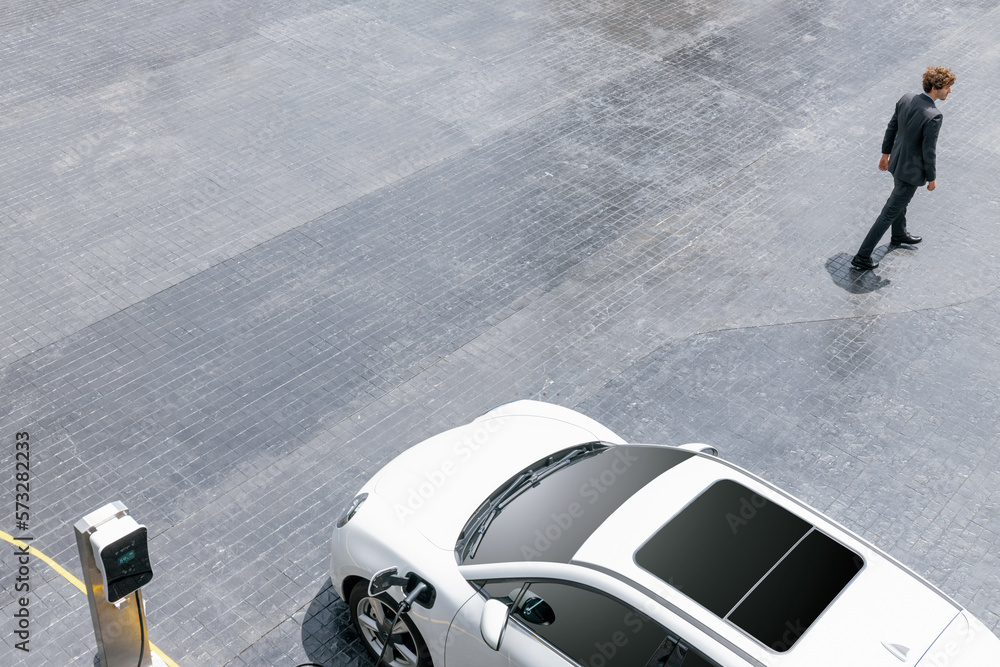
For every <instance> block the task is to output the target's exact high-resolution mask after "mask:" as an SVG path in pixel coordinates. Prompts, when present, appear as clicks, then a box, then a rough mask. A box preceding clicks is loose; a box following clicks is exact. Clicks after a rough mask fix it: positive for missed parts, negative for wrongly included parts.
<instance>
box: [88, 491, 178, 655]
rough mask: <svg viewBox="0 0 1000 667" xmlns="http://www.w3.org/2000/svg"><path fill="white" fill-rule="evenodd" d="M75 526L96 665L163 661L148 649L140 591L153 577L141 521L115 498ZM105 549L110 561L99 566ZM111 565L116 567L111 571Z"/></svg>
mask: <svg viewBox="0 0 1000 667" xmlns="http://www.w3.org/2000/svg"><path fill="white" fill-rule="evenodd" d="M73 530H74V531H75V533H76V546H77V550H78V551H79V553H80V565H81V566H82V569H83V583H84V585H85V586H86V587H87V602H88V603H89V604H90V617H91V619H92V620H93V622H94V634H95V635H96V636H97V656H98V659H99V660H100V666H101V667H161V666H163V665H164V662H163V661H162V660H161V659H160V658H159V657H154V656H152V655H151V653H150V647H149V633H148V632H146V612H145V609H143V605H142V591H141V590H140V587H141V586H142V585H144V584H145V583H147V582H148V581H149V580H150V579H152V576H153V574H152V570H151V569H150V568H149V555H148V551H147V548H146V528H145V526H142V525H140V524H138V523H136V522H135V519H133V518H132V517H131V516H130V515H129V511H128V508H127V507H125V505H124V504H123V503H122V502H120V501H115V502H113V503H109V504H108V505H105V506H104V507H102V508H100V509H98V510H94V511H93V512H91V513H90V514H88V515H86V516H85V517H83V518H82V519H80V520H79V521H77V522H76V524H74V526H73ZM103 550H108V551H109V552H110V554H105V558H107V559H109V560H103V561H102V563H101V564H100V565H99V564H98V561H97V559H98V558H101V553H100V552H101V551H103ZM95 551H96V552H97V553H95ZM109 562H110V565H109ZM109 568H114V569H112V570H111V571H110V572H109ZM109 600H110V601H109Z"/></svg>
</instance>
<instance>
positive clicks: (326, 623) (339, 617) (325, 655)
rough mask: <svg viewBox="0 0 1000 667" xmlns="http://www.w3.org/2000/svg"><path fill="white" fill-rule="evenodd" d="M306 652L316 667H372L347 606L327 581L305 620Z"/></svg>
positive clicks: (309, 608) (303, 624) (303, 629)
mask: <svg viewBox="0 0 1000 667" xmlns="http://www.w3.org/2000/svg"><path fill="white" fill-rule="evenodd" d="M302 648H303V650H304V651H305V654H306V656H307V657H308V658H309V661H310V662H311V663H313V664H315V665H324V666H326V665H328V666H329V667H333V666H334V665H336V666H337V667H347V666H350V667H368V666H369V665H371V664H372V660H370V659H369V658H368V654H367V653H366V652H365V649H364V647H363V646H362V645H361V642H360V641H359V639H358V633H357V632H355V631H354V625H353V624H352V623H351V613H350V611H348V609H347V604H346V603H345V602H344V601H343V600H341V599H340V597H339V596H338V595H337V593H336V592H335V591H334V589H333V582H332V581H331V580H330V579H329V578H327V580H326V581H325V582H324V583H323V586H322V587H321V588H320V590H319V592H318V593H317V594H316V597H314V598H313V600H312V602H311V603H309V607H308V608H307V609H306V615H305V618H303V620H302Z"/></svg>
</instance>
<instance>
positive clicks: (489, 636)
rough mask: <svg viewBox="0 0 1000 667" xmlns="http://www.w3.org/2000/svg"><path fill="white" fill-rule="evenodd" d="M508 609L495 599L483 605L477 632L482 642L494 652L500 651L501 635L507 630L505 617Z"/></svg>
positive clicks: (508, 611)
mask: <svg viewBox="0 0 1000 667" xmlns="http://www.w3.org/2000/svg"><path fill="white" fill-rule="evenodd" d="M509 613H510V608H509V607H507V605H505V604H504V603H503V602H501V601H500V600H497V599H491V600H487V601H486V604H484V605H483V615H482V617H480V619H479V632H480V633H481V634H482V635H483V641H484V642H486V645H487V646H489V647H490V648H491V649H493V650H494V651H499V650H500V642H502V641H503V633H504V631H505V630H506V629H507V616H508V614H509Z"/></svg>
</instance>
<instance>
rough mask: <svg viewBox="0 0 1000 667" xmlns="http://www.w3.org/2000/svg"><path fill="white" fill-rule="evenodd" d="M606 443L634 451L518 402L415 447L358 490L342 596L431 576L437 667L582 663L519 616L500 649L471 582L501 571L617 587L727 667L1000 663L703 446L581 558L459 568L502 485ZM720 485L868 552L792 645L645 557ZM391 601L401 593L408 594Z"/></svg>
mask: <svg viewBox="0 0 1000 667" xmlns="http://www.w3.org/2000/svg"><path fill="white" fill-rule="evenodd" d="M595 441H601V442H605V443H608V444H612V445H622V444H625V441H624V440H622V439H621V438H620V437H619V436H617V435H616V434H614V433H613V432H612V431H610V430H608V429H606V428H604V427H603V426H601V425H600V424H598V423H597V422H595V421H593V420H591V419H589V418H587V417H584V416H583V415H580V414H578V413H575V412H573V411H572V410H568V409H566V408H560V407H558V406H552V405H548V404H543V403H538V402H535V401H518V402H515V403H511V404H507V405H504V406H500V407H498V408H496V409H494V410H491V411H490V412H489V413H487V414H485V415H483V416H482V417H480V418H479V419H477V420H476V421H474V422H472V423H470V424H468V425H466V426H462V427H458V428H456V429H452V430H450V431H447V432H445V433H442V434H440V435H437V436H434V437H432V438H429V439H427V440H425V441H424V442H422V443H420V444H418V445H416V446H415V447H413V448H411V449H409V450H407V451H406V452H404V453H403V454H401V455H400V456H399V457H397V458H396V459H394V460H393V461H391V462H390V463H389V464H387V465H386V466H385V467H384V468H383V469H382V470H380V471H379V472H378V473H376V474H375V475H374V476H373V477H372V478H371V479H370V480H369V482H368V483H367V484H365V485H364V486H363V487H362V489H361V490H360V492H365V493H368V494H369V497H368V498H367V500H366V501H365V502H364V504H363V505H362V506H361V507H360V508H359V509H358V510H357V512H356V513H355V515H353V518H351V520H350V521H349V522H348V523H346V525H344V526H343V527H342V528H337V529H335V530H334V539H333V554H332V579H333V584H334V586H335V589H336V590H337V592H338V594H339V595H341V597H345V596H346V595H348V594H349V592H350V590H349V589H350V586H352V585H353V582H356V581H359V580H367V579H369V578H370V577H371V576H372V574H373V573H374V572H375V571H377V570H380V569H382V568H385V567H388V566H395V567H397V568H398V570H399V573H400V574H402V575H405V574H407V573H408V572H417V573H418V574H420V575H421V576H422V577H423V578H424V579H426V580H427V581H429V582H431V584H432V585H433V586H434V587H435V589H436V591H437V601H436V603H435V604H434V606H433V607H432V609H429V610H428V609H424V608H422V607H419V606H415V607H414V608H413V610H412V611H411V612H410V613H409V616H410V618H411V620H413V621H414V623H415V624H416V627H417V628H418V629H419V631H420V633H421V634H422V636H423V637H424V640H425V642H426V643H427V645H428V649H429V651H430V655H431V658H432V660H433V662H434V664H435V665H437V666H438V667H441V666H442V665H444V664H446V663H445V660H446V655H447V661H448V662H447V664H448V665H449V667H452V666H453V667H462V666H463V665H468V664H481V665H484V666H485V667H494V665H525V667H548V666H550V665H551V666H552V667H565V665H567V664H572V663H571V662H568V661H567V659H566V658H564V657H562V656H561V655H560V654H559V653H557V652H556V651H554V650H552V649H551V648H550V647H549V646H548V645H547V644H546V643H545V641H543V640H541V639H539V638H538V637H537V636H535V635H534V634H532V633H531V632H529V631H528V630H527V629H526V627H525V626H522V625H521V623H520V622H519V621H518V620H516V619H513V618H511V619H509V620H508V627H507V629H506V631H505V632H506V633H507V634H505V636H504V640H503V642H502V643H501V645H500V651H494V650H493V649H491V648H489V647H488V646H487V645H486V644H485V642H484V641H483V639H482V636H481V633H480V630H479V622H480V615H481V613H482V608H483V605H484V602H485V599H486V598H485V596H484V595H483V594H481V593H479V592H478V591H477V589H476V588H475V587H473V586H472V585H471V584H470V581H472V580H476V579H479V578H484V579H485V578H497V577H499V578H509V579H522V580H531V579H533V578H543V579H544V578H549V579H551V580H558V581H566V582H571V583H575V584H578V585H582V586H584V587H592V588H594V589H596V590H599V591H604V592H605V593H606V594H608V595H611V596H613V597H616V598H618V599H619V600H621V601H622V602H624V603H626V604H628V605H631V606H632V607H633V608H635V609H638V610H640V611H641V612H642V613H645V614H646V615H648V616H650V617H651V618H654V619H655V620H656V621H657V622H659V623H660V624H661V625H663V627H665V628H668V629H669V630H670V631H672V632H675V633H677V634H678V635H679V636H681V637H682V638H684V639H685V640H686V641H689V642H690V643H691V645H693V646H695V647H697V648H698V649H699V650H701V651H703V652H704V653H705V654H707V655H708V656H709V657H710V658H712V659H713V660H715V661H716V662H717V663H718V664H719V665H721V666H722V667H770V666H780V665H788V666H789V667H791V666H805V665H808V667H827V666H830V665H838V666H839V665H843V664H863V665H866V666H872V667H878V666H879V665H886V666H889V665H892V666H896V665H901V666H903V667H905V666H907V665H916V664H917V663H918V661H919V665H920V667H927V666H929V665H934V666H935V667H937V666H938V665H944V664H947V665H949V666H950V667H973V666H975V667H986V666H987V665H1000V640H998V639H997V638H996V637H995V636H994V635H992V634H991V633H990V632H989V630H988V629H986V628H985V626H983V625H982V624H981V623H980V622H979V621H977V620H976V619H975V618H974V617H972V616H971V615H970V614H968V612H965V611H963V610H962V609H961V606H960V605H958V604H957V603H955V602H954V601H952V600H951V599H949V598H948V597H947V596H945V595H944V594H943V593H941V592H940V591H938V590H937V589H936V588H934V587H933V586H932V585H931V584H929V583H928V582H926V581H924V580H923V579H921V578H920V577H919V576H917V575H916V574H914V573H913V572H912V571H910V570H908V569H906V568H905V567H904V566H902V565H900V564H899V563H897V562H896V561H895V560H893V559H892V558H891V557H890V556H888V555H887V554H885V553H883V552H882V551H880V550H878V549H877V548H875V547H874V546H872V545H871V544H868V543H867V542H865V541H864V540H862V539H861V538H859V537H857V536H856V535H854V534H853V533H851V532H850V531H848V530H846V529H845V528H843V527H842V526H840V525H838V524H836V523H835V522H833V521H832V520H830V519H829V518H827V517H825V516H823V515H822V514H821V513H819V512H817V511H816V510H814V509H812V508H811V507H809V506H808V505H806V504H805V503H803V502H801V501H799V500H797V499H796V498H794V497H793V496H791V495H790V494H788V493H786V492H784V491H782V490H781V489H778V488H777V487H775V486H773V485H771V484H769V483H767V482H766V481H764V480H761V479H760V478H758V477H756V476H754V475H752V474H750V473H748V472H747V471H744V470H742V469H741V468H739V467H738V466H735V465H733V464H732V463H729V462H726V461H724V460H721V459H717V458H715V457H712V456H709V455H707V454H704V453H696V454H694V455H692V456H691V457H689V458H688V459H686V460H685V461H683V462H682V463H680V464H678V465H676V466H675V467H673V468H671V469H669V470H668V471H666V472H665V473H663V474H662V475H660V476H659V477H657V478H655V479H654V480H653V481H652V482H649V483H648V484H647V485H646V486H645V487H643V488H641V489H639V490H638V491H637V492H635V493H634V495H632V496H631V497H629V498H628V499H627V500H625V501H624V503H623V504H621V505H620V506H619V507H618V508H617V509H616V510H614V511H613V512H612V513H611V514H610V516H608V518H607V519H606V520H604V522H603V523H602V524H600V525H599V526H598V527H597V528H596V529H595V530H594V532H593V533H592V534H591V535H590V536H589V537H588V538H586V539H585V541H584V542H583V543H582V545H581V546H580V547H579V548H578V549H576V550H575V554H574V555H573V558H572V560H571V561H570V562H569V563H565V562H563V563H559V562H554V563H553V562H538V561H532V560H528V561H519V562H515V563H483V564H477V565H464V566H460V565H458V563H457V561H456V555H455V546H456V544H455V543H456V541H457V538H458V535H459V533H460V531H461V530H462V528H463V527H464V525H465V523H466V522H467V521H468V518H469V517H470V516H471V514H472V513H473V512H474V511H475V510H476V509H477V508H478V507H479V506H480V505H481V504H482V502H484V501H485V500H486V498H487V497H489V496H490V495H491V494H492V493H493V492H494V491H496V490H497V488H498V487H500V486H501V485H502V484H503V483H504V482H506V481H507V480H509V479H510V478H512V477H513V476H514V475H515V474H516V473H518V472H520V471H521V470H523V469H524V468H525V467H527V466H529V465H531V464H532V463H534V462H536V461H539V460H541V459H543V458H544V457H546V456H548V455H550V454H552V453H554V452H556V451H560V450H562V449H566V448H568V447H572V446H575V445H579V444H583V443H587V442H595ZM690 449H691V448H689V450H690ZM699 449H700V448H694V451H699ZM557 474H558V473H557ZM718 480H732V481H735V482H737V483H739V484H742V485H743V486H745V487H746V488H747V489H748V490H750V491H751V492H752V493H753V494H759V495H760V496H761V497H763V498H765V499H767V500H769V501H771V502H774V503H776V504H778V505H780V506H781V507H782V508H784V509H785V510H787V512H789V513H791V514H793V515H795V516H797V517H799V518H801V519H802V520H804V521H806V522H808V523H809V524H811V525H812V526H814V527H815V530H817V531H821V532H822V533H823V534H825V535H826V536H827V537H829V538H831V539H832V540H834V541H836V542H839V543H840V544H841V545H843V546H844V547H846V548H848V549H850V550H853V551H854V553H856V554H857V555H859V556H860V557H861V558H862V559H863V561H864V566H863V567H862V568H861V569H860V570H859V571H857V572H856V573H855V574H853V579H850V580H849V583H848V584H847V585H846V587H845V588H844V589H843V590H841V591H840V593H839V595H837V596H836V597H835V598H834V599H833V602H832V603H830V604H829V605H828V606H827V608H826V609H825V611H823V612H822V613H821V614H820V615H819V617H818V618H817V619H816V621H815V622H814V623H813V624H812V625H811V626H810V627H809V628H808V629H807V630H806V631H805V633H804V634H802V635H801V637H799V638H798V639H797V641H795V643H794V644H793V646H792V647H791V649H790V650H787V651H785V652H776V651H773V650H771V649H770V648H768V647H765V646H763V645H762V644H761V643H760V642H758V641H757V640H755V639H753V638H752V637H750V636H749V635H748V634H746V633H744V632H743V631H742V630H741V629H739V628H738V627H736V626H735V625H733V624H731V623H729V622H727V621H725V620H722V619H720V618H719V617H718V616H716V615H715V614H714V613H712V612H710V611H709V610H708V609H706V608H705V607H702V606H701V605H699V604H698V603H697V602H695V601H694V599H692V598H690V597H688V596H687V595H685V594H684V592H683V590H678V589H677V588H675V587H674V586H672V585H671V584H670V582H665V581H662V580H660V578H658V577H657V576H655V575H654V574H652V573H651V572H649V571H647V570H644V569H643V568H642V567H640V566H639V565H638V564H637V563H636V560H635V552H636V550H637V549H638V548H640V547H641V546H642V545H643V544H644V543H645V542H646V540H648V539H649V538H650V536H651V535H653V534H654V533H656V532H657V531H659V530H660V529H661V527H663V526H664V524H666V523H667V522H668V521H669V520H670V519H671V518H672V517H673V516H675V515H677V513H678V512H681V511H682V510H683V509H684V508H685V507H686V506H687V505H688V504H690V503H691V502H692V501H693V500H694V499H695V498H697V497H698V496H699V495H700V494H701V493H702V492H704V491H705V489H707V488H709V487H710V486H711V485H712V484H713V483H714V482H717V481H718ZM414 494H416V495H414ZM741 518H743V519H745V520H752V516H747V517H741ZM852 571H853V570H852ZM390 594H391V595H392V597H394V598H395V599H397V600H399V599H401V598H402V597H403V595H402V592H401V591H400V590H399V589H398V587H397V588H395V589H392V590H391V591H390ZM345 599H346V597H345ZM935 656H936V657H935ZM941 660H944V662H941Z"/></svg>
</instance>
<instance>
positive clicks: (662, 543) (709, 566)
mask: <svg viewBox="0 0 1000 667" xmlns="http://www.w3.org/2000/svg"><path fill="white" fill-rule="evenodd" d="M635 561H636V563H637V564H638V565H639V567H641V568H643V569H645V570H648V571H649V572H651V573H652V574H654V575H656V576H657V577H659V578H660V579H661V580H663V581H665V582H667V583H669V584H670V585H671V586H673V587H674V588H676V589H678V590H680V591H681V592H683V593H684V594H685V595H687V596H688V597H690V598H692V599H694V600H695V601H696V602H698V603H699V604H701V605H702V606H703V607H705V608H707V609H708V610H710V611H712V612H713V613H715V614H716V615H718V616H719V617H720V618H724V619H726V620H728V621H729V622H730V623H732V624H734V625H736V626H737V627H739V628H741V629H742V630H744V631H745V632H747V633H748V634H750V635H751V636H753V637H754V638H756V639H757V640H758V641H760V642H761V643H762V644H765V645H766V646H769V647H771V648H772V649H774V650H776V651H787V650H788V649H790V648H791V647H792V645H793V644H794V643H795V642H796V641H797V640H798V638H799V637H800V636H801V635H802V634H803V633H804V632H805V631H806V630H807V629H808V628H809V626H810V625H811V624H812V622H813V621H814V620H816V618H817V617H819V615H820V614H821V613H822V612H823V611H824V610H825V609H826V608H827V606H829V604H830V603H831V602H832V601H833V600H834V598H836V597H837V595H839V594H840V591H842V590H843V589H844V588H845V587H846V586H847V584H848V583H849V582H850V581H851V579H853V578H854V576H855V575H856V574H857V573H858V572H859V571H860V570H861V568H862V566H863V565H864V561H863V560H862V558H861V556H859V555H858V554H856V553H855V552H853V551H851V550H850V549H848V548H847V547H845V546H844V545H842V544H840V543H839V542H837V541H836V540H834V539H833V538H831V537H829V536H827V535H825V534H823V533H822V532H820V531H818V530H816V528H815V527H814V526H813V525H812V524H810V523H809V522H808V521H805V520H803V519H801V518H799V517H798V516H796V515H794V514H792V513H791V512H789V511H788V510H786V509H785V508H783V507H781V506H780V505H777V504H775V503H773V502H771V501H769V500H767V499H766V498H763V497H762V496H760V495H758V494H756V493H754V492H753V491H751V490H750V489H748V488H746V487H745V486H743V485H741V484H738V483H737V482H734V481H731V480H722V481H719V482H716V483H715V484H713V485H712V486H710V487H708V489H706V490H705V491H704V493H702V494H701V495H700V496H698V497H697V498H695V499H694V500H693V501H692V502H691V503H690V504H689V505H688V506H687V507H685V508H684V509H683V510H681V511H680V512H679V513H678V514H677V515H676V516H674V518H673V519H671V520H670V521H669V522H667V524H666V525H664V526H663V527H662V528H661V529H660V530H659V531H657V532H656V534H654V535H653V536H652V537H651V538H650V539H649V540H648V541H647V542H646V543H645V544H644V545H643V546H641V547H640V548H639V549H638V550H637V551H636V553H635Z"/></svg>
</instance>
